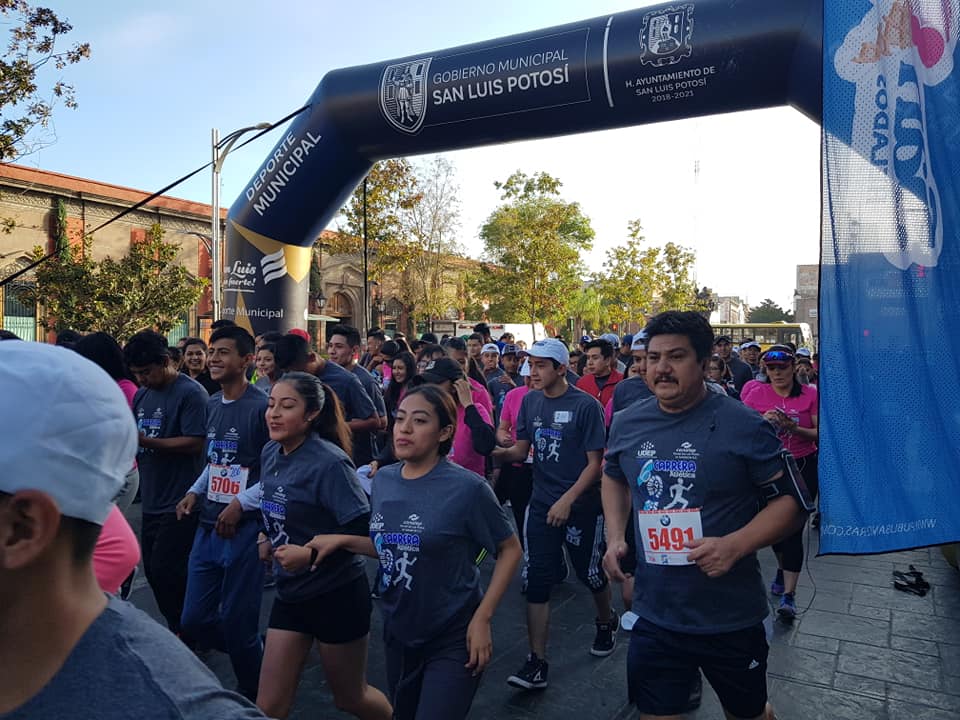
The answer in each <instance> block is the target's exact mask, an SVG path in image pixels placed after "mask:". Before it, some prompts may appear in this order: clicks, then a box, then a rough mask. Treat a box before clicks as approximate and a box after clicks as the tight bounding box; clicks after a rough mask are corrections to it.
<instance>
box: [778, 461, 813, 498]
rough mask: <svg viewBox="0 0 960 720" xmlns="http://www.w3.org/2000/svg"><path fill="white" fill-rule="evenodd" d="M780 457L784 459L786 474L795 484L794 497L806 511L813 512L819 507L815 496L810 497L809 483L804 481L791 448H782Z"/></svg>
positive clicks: (793, 484)
mask: <svg viewBox="0 0 960 720" xmlns="http://www.w3.org/2000/svg"><path fill="white" fill-rule="evenodd" d="M780 459H781V460H782V461H783V471H784V475H785V476H786V477H787V478H789V482H790V483H791V484H792V486H793V491H794V497H796V499H797V500H798V501H799V502H800V507H802V508H803V509H804V510H805V511H806V512H813V511H814V510H816V509H817V505H816V503H815V502H814V498H812V497H810V491H809V490H808V489H807V483H806V482H804V479H803V474H802V473H801V472H800V468H799V467H797V461H796V458H794V457H793V453H791V452H790V451H789V450H781V451H780Z"/></svg>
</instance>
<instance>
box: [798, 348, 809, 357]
mask: <svg viewBox="0 0 960 720" xmlns="http://www.w3.org/2000/svg"><path fill="white" fill-rule="evenodd" d="M797 357H807V358H808V357H812V353H811V352H810V350H809V349H808V348H798V349H797Z"/></svg>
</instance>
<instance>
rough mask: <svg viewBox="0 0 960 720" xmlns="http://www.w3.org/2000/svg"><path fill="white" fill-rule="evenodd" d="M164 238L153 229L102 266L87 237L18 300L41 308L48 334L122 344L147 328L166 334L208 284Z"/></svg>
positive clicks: (49, 264)
mask: <svg viewBox="0 0 960 720" xmlns="http://www.w3.org/2000/svg"><path fill="white" fill-rule="evenodd" d="M163 236H164V231H163V228H161V227H160V225H157V224H155V225H153V226H152V227H151V228H150V230H149V231H148V232H147V239H146V241H145V242H142V243H136V244H134V245H133V246H132V247H131V248H130V252H129V253H128V254H127V255H125V256H124V257H122V258H120V259H119V260H114V259H113V258H110V257H107V258H104V259H103V260H101V261H100V262H96V261H94V260H93V259H92V249H93V239H92V238H90V237H86V238H84V239H83V242H82V243H81V244H80V245H74V246H70V245H68V246H67V247H66V248H65V249H64V251H63V252H62V253H61V254H59V255H57V256H54V257H52V258H50V259H49V260H47V261H46V262H45V263H43V264H42V265H40V266H39V267H38V268H37V269H36V271H35V276H34V283H33V284H32V285H29V286H24V287H23V288H22V289H21V290H20V291H19V292H18V296H19V298H20V300H21V301H22V302H25V303H38V304H39V305H40V306H41V308H42V317H41V320H40V322H41V324H42V325H43V327H44V328H45V329H47V330H62V329H63V328H71V329H73V330H77V331H80V332H88V331H94V330H102V331H103V332H107V333H110V334H111V335H113V336H114V337H115V338H116V339H117V340H118V341H120V342H123V341H124V340H126V339H127V338H129V337H130V336H131V335H133V334H134V333H135V332H137V331H138V330H142V329H143V328H145V327H152V328H154V329H156V330H157V331H158V332H161V333H167V332H169V331H170V330H171V329H173V327H174V326H175V325H176V324H177V323H179V322H180V318H181V316H182V315H183V314H184V313H185V312H187V311H188V310H189V309H190V308H191V307H192V306H193V305H194V304H196V302H197V301H198V300H199V299H200V296H201V294H202V293H203V288H204V287H205V286H206V284H207V281H206V279H205V278H193V277H191V276H190V274H189V273H188V272H187V270H186V268H184V267H183V266H182V265H181V264H180V263H179V260H178V258H179V255H180V246H179V244H177V243H173V242H168V241H167V240H164V237H163ZM44 255H45V252H44V248H42V247H39V246H38V247H36V248H34V250H33V259H34V260H37V259H40V258H41V257H43V256H44Z"/></svg>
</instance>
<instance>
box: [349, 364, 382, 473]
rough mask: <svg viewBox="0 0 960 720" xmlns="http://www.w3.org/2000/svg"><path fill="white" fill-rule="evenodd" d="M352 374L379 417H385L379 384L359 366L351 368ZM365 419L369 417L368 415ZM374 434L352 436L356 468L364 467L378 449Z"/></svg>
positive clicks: (366, 432) (355, 434) (375, 434)
mask: <svg viewBox="0 0 960 720" xmlns="http://www.w3.org/2000/svg"><path fill="white" fill-rule="evenodd" d="M353 374H354V375H356V377H357V379H358V380H359V381H360V384H361V385H362V386H363V390H364V392H365V393H367V397H369V398H370V401H371V402H372V403H373V407H374V408H375V409H376V411H377V415H378V416H379V417H386V416H387V404H386V403H385V402H384V400H383V390H382V389H381V388H380V384H379V383H378V382H377V381H376V379H375V378H374V377H373V375H371V374H370V373H369V372H368V371H367V370H366V369H365V368H362V367H360V366H359V365H354V366H353ZM367 417H370V416H369V415H368V416H367ZM376 437H377V433H376V432H370V431H369V430H367V431H364V432H359V433H354V434H353V462H354V464H355V465H356V466H357V467H360V466H361V465H366V464H367V463H369V462H370V461H371V460H373V457H374V455H376V454H377V452H378V451H379V448H378V447H377V446H376V443H375V439H376Z"/></svg>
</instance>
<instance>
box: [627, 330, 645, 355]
mask: <svg viewBox="0 0 960 720" xmlns="http://www.w3.org/2000/svg"><path fill="white" fill-rule="evenodd" d="M646 349H647V334H646V333H645V332H644V331H643V330H641V331H640V332H638V333H637V334H636V335H634V336H633V344H632V345H631V346H630V350H631V351H634V350H646Z"/></svg>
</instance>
